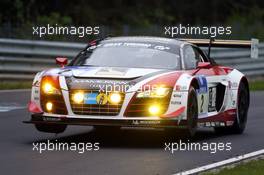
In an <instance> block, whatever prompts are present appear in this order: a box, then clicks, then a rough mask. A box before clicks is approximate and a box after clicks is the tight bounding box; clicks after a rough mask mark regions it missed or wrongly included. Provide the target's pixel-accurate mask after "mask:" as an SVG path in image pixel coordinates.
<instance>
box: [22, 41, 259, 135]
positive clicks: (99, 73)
mask: <svg viewBox="0 0 264 175" xmlns="http://www.w3.org/2000/svg"><path fill="white" fill-rule="evenodd" d="M200 46H201V47H203V46H208V47H209V52H208V54H207V53H206V52H204V51H203V50H202V49H201V48H200ZM211 47H251V50H253V51H254V48H253V49H252V42H251V41H238V40H229V41H228V40H207V39H168V38H160V37H112V38H106V39H102V40H95V41H93V42H91V43H89V44H88V45H87V47H86V48H85V49H84V50H82V51H81V52H80V53H79V54H78V55H77V56H76V57H75V58H74V59H73V60H71V62H70V63H69V64H68V65H67V58H63V57H59V58H56V62H57V63H58V64H60V65H61V68H54V69H49V70H44V71H42V72H39V73H37V74H36V76H35V78H34V81H33V85H32V95H31V101H30V103H29V106H28V108H29V111H30V112H31V113H32V115H31V119H30V120H29V121H25V123H33V124H34V125H35V126H36V128H37V130H39V131H42V132H51V133H60V132H63V131H64V130H65V129H66V127H67V125H90V126H94V127H95V128H102V127H104V128H113V127H117V128H118V127H150V128H181V129H182V130H183V131H185V132H187V133H188V134H189V135H191V136H193V135H194V134H195V132H196V130H197V128H199V127H213V128H215V130H216V131H219V132H222V131H224V132H228V133H242V132H243V131H244V129H245V126H246V122H247V113H248V108H249V102H250V94H249V85H248V80H247V78H246V77H245V75H244V74H242V73H241V72H239V71H238V70H236V69H233V68H231V67H226V66H221V65H218V64H217V63H216V62H215V61H214V60H213V59H212V58H211V57H210V48H211Z"/></svg>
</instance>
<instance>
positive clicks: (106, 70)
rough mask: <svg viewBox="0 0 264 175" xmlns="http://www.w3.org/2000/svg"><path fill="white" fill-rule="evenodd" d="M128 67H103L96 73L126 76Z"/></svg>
mask: <svg viewBox="0 0 264 175" xmlns="http://www.w3.org/2000/svg"><path fill="white" fill-rule="evenodd" d="M127 71H128V69H124V68H101V69H100V70H98V72H96V73H95V74H96V75H108V76H124V75H125V74H126V73H127Z"/></svg>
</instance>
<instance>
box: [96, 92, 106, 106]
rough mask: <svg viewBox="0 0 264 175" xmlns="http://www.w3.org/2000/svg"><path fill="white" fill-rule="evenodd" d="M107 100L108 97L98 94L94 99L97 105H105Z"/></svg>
mask: <svg viewBox="0 0 264 175" xmlns="http://www.w3.org/2000/svg"><path fill="white" fill-rule="evenodd" d="M107 99H108V97H107V95H106V94H105V93H100V94H98V95H97V97H96V102H97V104H100V105H105V104H106V103H107V101H108V100H107Z"/></svg>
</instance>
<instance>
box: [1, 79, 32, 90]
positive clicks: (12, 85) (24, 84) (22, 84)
mask: <svg viewBox="0 0 264 175" xmlns="http://www.w3.org/2000/svg"><path fill="white" fill-rule="evenodd" d="M31 85H32V81H19V82H8V81H3V82H0V90H4V89H30V88H31Z"/></svg>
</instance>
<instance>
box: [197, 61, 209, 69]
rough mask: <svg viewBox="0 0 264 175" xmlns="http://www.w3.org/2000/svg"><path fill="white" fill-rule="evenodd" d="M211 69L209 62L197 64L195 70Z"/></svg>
mask: <svg viewBox="0 0 264 175" xmlns="http://www.w3.org/2000/svg"><path fill="white" fill-rule="evenodd" d="M210 67H211V63H210V62H199V63H198V66H197V68H198V69H208V68H210Z"/></svg>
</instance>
